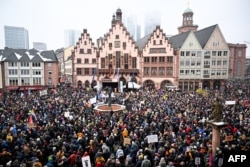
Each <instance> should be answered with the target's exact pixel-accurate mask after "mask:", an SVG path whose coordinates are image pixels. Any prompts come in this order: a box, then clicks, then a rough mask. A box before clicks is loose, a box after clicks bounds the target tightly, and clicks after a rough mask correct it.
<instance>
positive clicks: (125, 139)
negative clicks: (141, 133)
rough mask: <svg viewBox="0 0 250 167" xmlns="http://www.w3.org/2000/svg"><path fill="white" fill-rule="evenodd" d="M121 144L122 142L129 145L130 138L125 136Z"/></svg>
mask: <svg viewBox="0 0 250 167" xmlns="http://www.w3.org/2000/svg"><path fill="white" fill-rule="evenodd" d="M123 144H124V145H126V144H128V145H130V144H131V139H130V138H128V137H125V138H124V139H123Z"/></svg>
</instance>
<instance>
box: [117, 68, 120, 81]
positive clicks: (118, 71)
mask: <svg viewBox="0 0 250 167" xmlns="http://www.w3.org/2000/svg"><path fill="white" fill-rule="evenodd" d="M119 75H120V68H118V69H117V79H119Z"/></svg>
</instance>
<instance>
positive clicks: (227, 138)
mask: <svg viewBox="0 0 250 167" xmlns="http://www.w3.org/2000/svg"><path fill="white" fill-rule="evenodd" d="M233 139H234V137H233V135H229V136H225V141H233Z"/></svg>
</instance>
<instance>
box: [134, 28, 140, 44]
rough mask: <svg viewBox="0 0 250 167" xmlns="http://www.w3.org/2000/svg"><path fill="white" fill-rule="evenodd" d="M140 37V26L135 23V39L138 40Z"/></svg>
mask: <svg viewBox="0 0 250 167" xmlns="http://www.w3.org/2000/svg"><path fill="white" fill-rule="evenodd" d="M139 39H141V26H140V25H136V38H135V40H136V41H137V40H139Z"/></svg>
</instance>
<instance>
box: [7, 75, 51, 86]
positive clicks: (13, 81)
mask: <svg viewBox="0 0 250 167" xmlns="http://www.w3.org/2000/svg"><path fill="white" fill-rule="evenodd" d="M49 80H51V79H49ZM41 84H42V78H29V77H27V78H24V77H22V78H20V79H18V78H9V85H10V86H18V85H41Z"/></svg>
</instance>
